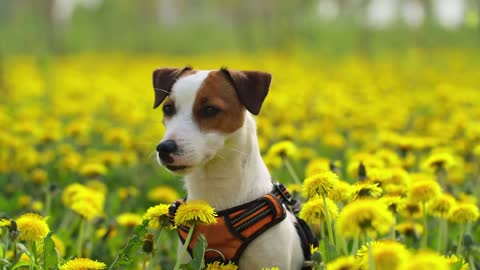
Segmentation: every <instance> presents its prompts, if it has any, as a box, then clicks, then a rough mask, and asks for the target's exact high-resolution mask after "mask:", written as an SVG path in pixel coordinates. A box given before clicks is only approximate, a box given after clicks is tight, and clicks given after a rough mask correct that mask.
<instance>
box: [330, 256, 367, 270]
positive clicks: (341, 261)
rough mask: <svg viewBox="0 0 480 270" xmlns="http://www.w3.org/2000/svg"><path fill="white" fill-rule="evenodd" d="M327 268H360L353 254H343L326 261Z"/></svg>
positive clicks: (333, 269)
mask: <svg viewBox="0 0 480 270" xmlns="http://www.w3.org/2000/svg"><path fill="white" fill-rule="evenodd" d="M327 270H360V267H359V266H358V262H357V261H356V260H355V258H354V257H353V256H344V257H338V258H336V259H335V260H333V261H331V262H329V263H327Z"/></svg>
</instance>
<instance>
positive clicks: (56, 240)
mask: <svg viewBox="0 0 480 270" xmlns="http://www.w3.org/2000/svg"><path fill="white" fill-rule="evenodd" d="M52 241H53V243H54V244H55V248H56V249H57V251H58V253H59V254H60V255H61V256H62V257H64V256H65V244H64V243H63V241H62V239H60V238H59V237H58V236H56V235H52Z"/></svg>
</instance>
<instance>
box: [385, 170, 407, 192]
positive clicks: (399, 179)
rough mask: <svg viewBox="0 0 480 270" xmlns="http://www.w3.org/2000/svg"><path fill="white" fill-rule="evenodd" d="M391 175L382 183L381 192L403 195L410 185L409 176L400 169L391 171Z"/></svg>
mask: <svg viewBox="0 0 480 270" xmlns="http://www.w3.org/2000/svg"><path fill="white" fill-rule="evenodd" d="M391 173H392V177H391V178H390V179H388V180H386V181H384V182H383V183H382V189H383V191H384V192H385V193H386V194H390V195H398V196H402V195H404V194H405V193H406V192H407V190H408V187H409V186H410V183H411V179H410V175H409V174H408V172H407V171H405V170H404V169H401V168H395V169H392V170H391Z"/></svg>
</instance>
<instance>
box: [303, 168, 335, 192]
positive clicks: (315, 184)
mask: <svg viewBox="0 0 480 270" xmlns="http://www.w3.org/2000/svg"><path fill="white" fill-rule="evenodd" d="M338 181H339V180H338V176H337V175H336V174H335V173H333V172H330V171H327V172H322V173H318V174H314V175H312V176H309V177H307V179H305V181H304V182H303V191H304V193H305V196H306V197H307V198H312V197H314V196H327V195H328V193H329V192H330V191H331V190H332V189H333V188H334V187H335V185H336V184H337V182H338Z"/></svg>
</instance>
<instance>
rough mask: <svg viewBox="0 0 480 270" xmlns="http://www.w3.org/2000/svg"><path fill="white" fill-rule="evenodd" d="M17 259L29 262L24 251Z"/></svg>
mask: <svg viewBox="0 0 480 270" xmlns="http://www.w3.org/2000/svg"><path fill="white" fill-rule="evenodd" d="M12 255H13V254H12ZM18 260H19V261H21V262H29V261H30V257H29V256H28V255H27V253H25V252H24V253H22V255H20V258H18Z"/></svg>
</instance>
